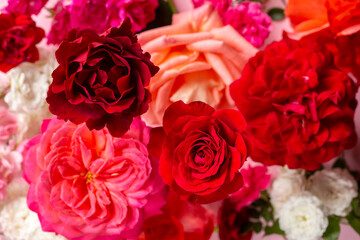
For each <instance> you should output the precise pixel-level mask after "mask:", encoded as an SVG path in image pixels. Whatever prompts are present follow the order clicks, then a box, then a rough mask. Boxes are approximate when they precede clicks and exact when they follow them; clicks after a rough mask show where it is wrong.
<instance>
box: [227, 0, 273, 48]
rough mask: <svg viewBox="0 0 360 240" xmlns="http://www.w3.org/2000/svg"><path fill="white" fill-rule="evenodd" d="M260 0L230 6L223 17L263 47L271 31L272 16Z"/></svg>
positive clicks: (253, 43) (242, 33)
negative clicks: (264, 9) (265, 10)
mask: <svg viewBox="0 0 360 240" xmlns="http://www.w3.org/2000/svg"><path fill="white" fill-rule="evenodd" d="M261 9H262V6H261V4H260V3H258V2H242V3H239V4H238V5H236V7H230V8H229V9H228V10H227V11H226V12H225V13H224V14H223V15H222V18H223V20H224V23H225V24H230V25H231V26H233V27H234V28H235V29H236V30H237V31H238V32H239V33H240V34H241V35H242V36H243V37H244V38H245V39H246V40H248V41H249V42H250V43H251V44H252V45H254V46H255V47H261V46H262V45H263V44H264V41H265V39H266V38H267V37H268V36H269V33H270V31H271V18H270V17H269V16H268V15H267V14H265V13H263V12H262V10H261Z"/></svg>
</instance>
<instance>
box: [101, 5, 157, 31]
mask: <svg viewBox="0 0 360 240" xmlns="http://www.w3.org/2000/svg"><path fill="white" fill-rule="evenodd" d="M106 5H107V8H108V11H109V12H110V14H111V15H110V26H112V27H116V26H119V25H121V23H122V22H123V21H124V20H125V18H127V17H128V18H130V21H131V23H132V26H133V29H132V30H133V31H134V32H138V31H140V30H143V29H144V28H145V27H146V25H147V24H148V23H149V22H151V21H152V20H154V19H155V9H156V8H157V7H158V5H159V3H158V1H157V0H120V1H119V0H108V1H107V4H106Z"/></svg>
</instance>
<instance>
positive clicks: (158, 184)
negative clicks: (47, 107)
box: [24, 117, 166, 240]
mask: <svg viewBox="0 0 360 240" xmlns="http://www.w3.org/2000/svg"><path fill="white" fill-rule="evenodd" d="M148 141H149V129H148V128H147V127H146V126H145V124H144V123H143V122H141V121H140V120H139V119H137V118H136V119H134V123H133V124H132V125H131V128H130V130H129V131H128V133H127V134H125V135H124V136H123V137H122V138H114V137H112V136H111V134H110V133H109V131H108V129H107V128H104V129H102V130H99V131H96V130H93V131H90V130H88V128H87V127H86V125H84V124H81V125H75V124H73V123H71V122H64V121H62V120H58V119H56V118H55V117H54V118H53V119H51V120H46V121H44V123H43V127H42V134H40V135H38V136H36V137H34V138H33V139H32V140H30V141H29V143H28V145H27V147H26V150H25V153H24V156H25V171H24V177H25V179H26V180H27V181H28V182H29V183H30V189H29V192H28V205H29V208H30V209H31V210H33V211H35V212H36V213H37V214H38V215H39V218H40V221H41V224H42V229H43V230H44V231H53V232H56V233H58V234H61V235H63V236H65V237H66V238H68V239H77V240H81V239H84V240H85V239H86V240H89V239H123V238H128V239H136V238H137V237H138V235H139V234H140V231H141V225H142V222H143V220H144V218H145V217H149V216H152V215H155V214H159V213H160V211H159V209H160V208H161V207H162V206H163V205H164V204H165V202H166V201H165V198H166V196H164V194H165V192H164V184H163V183H162V181H161V179H160V177H159V175H158V173H157V171H155V169H157V164H158V161H156V159H155V158H152V157H149V154H148V151H147V148H146V146H147V144H148Z"/></svg>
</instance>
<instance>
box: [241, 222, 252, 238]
mask: <svg viewBox="0 0 360 240" xmlns="http://www.w3.org/2000/svg"><path fill="white" fill-rule="evenodd" d="M251 229H253V223H252V222H246V223H244V224H242V225H241V228H240V231H239V234H240V235H241V234H245V233H247V232H248V231H250V230H251Z"/></svg>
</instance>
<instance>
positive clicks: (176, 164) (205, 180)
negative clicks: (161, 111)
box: [159, 101, 252, 203]
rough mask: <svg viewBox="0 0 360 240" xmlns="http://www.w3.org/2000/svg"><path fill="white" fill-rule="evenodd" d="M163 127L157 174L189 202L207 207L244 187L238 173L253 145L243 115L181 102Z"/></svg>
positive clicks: (165, 118)
mask: <svg viewBox="0 0 360 240" xmlns="http://www.w3.org/2000/svg"><path fill="white" fill-rule="evenodd" d="M163 126H164V131H165V133H166V134H167V136H166V138H165V141H164V143H163V146H162V154H161V158H160V166H159V172H160V175H161V176H162V177H163V179H164V181H165V183H166V184H168V185H169V186H170V188H172V189H173V190H174V191H175V192H177V193H178V194H180V195H182V196H183V197H184V198H187V199H189V200H190V201H193V202H199V203H208V202H213V201H216V200H219V199H223V198H226V197H228V195H229V194H230V193H233V192H235V191H237V190H238V189H239V188H240V187H241V186H242V184H243V179H242V176H241V174H240V172H239V169H240V168H241V166H242V165H243V163H244V162H245V159H246V158H247V157H248V156H249V154H250V151H251V147H252V145H251V143H250V141H249V138H248V136H247V134H246V133H244V129H245V127H246V122H245V119H244V118H243V116H242V115H241V113H240V112H238V111H236V110H232V109H231V110H230V109H226V110H218V111H215V110H214V108H212V107H210V106H209V105H207V104H205V103H203V102H192V103H190V104H184V103H183V102H182V101H178V102H175V103H173V104H172V105H170V107H169V108H168V109H167V110H166V111H165V115H164V121H163Z"/></svg>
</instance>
